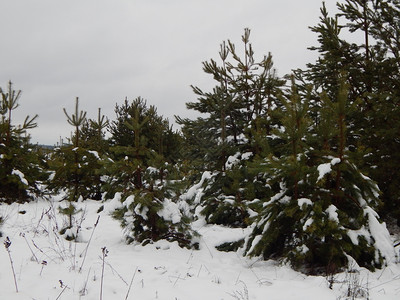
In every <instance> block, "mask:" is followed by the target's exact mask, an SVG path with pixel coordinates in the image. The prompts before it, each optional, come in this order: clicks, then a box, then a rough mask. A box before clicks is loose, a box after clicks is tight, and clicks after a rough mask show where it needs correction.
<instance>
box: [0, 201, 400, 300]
mask: <svg viewBox="0 0 400 300" xmlns="http://www.w3.org/2000/svg"><path fill="white" fill-rule="evenodd" d="M60 205H63V206H65V204H63V203H60V202H59V201H57V199H53V200H52V201H45V200H38V201H35V202H32V203H28V204H23V205H21V204H14V205H10V206H9V205H0V216H3V218H5V223H4V225H3V226H2V228H1V229H0V230H1V231H2V233H3V237H2V238H1V240H2V243H4V241H5V240H6V237H8V238H9V240H10V242H11V245H10V246H9V248H8V250H10V255H11V258H12V261H13V267H14V270H15V277H16V278H15V279H16V283H17V287H18V293H17V292H16V287H15V283H14V277H13V272H12V268H11V264H10V258H9V253H8V251H7V249H6V247H5V246H1V247H2V249H1V250H0V266H1V268H0V299H1V300H3V299H4V300H14V299H24V300H25V299H36V300H39V299H88V300H89V299H104V300H105V299H113V300H114V299H137V300H146V299H170V300H196V299H199V300H204V299H216V300H222V299H224V300H228V299H239V300H242V299H263V300H265V299H268V300H273V299H307V300H312V299H316V300H317V299H318V300H320V299H324V300H328V299H346V294H347V290H348V288H349V287H350V288H352V289H353V290H354V291H356V292H355V294H356V296H358V297H359V298H360V299H379V300H386V299H393V300H394V299H400V265H399V264H392V265H390V266H387V267H386V268H384V269H382V270H377V271H376V272H374V273H371V272H368V271H366V270H365V269H360V268H358V270H357V271H356V272H354V273H343V274H338V275H335V276H334V278H332V282H333V288H332V289H330V288H329V280H328V279H327V278H326V277H323V276H305V275H304V274H302V273H298V272H295V271H293V270H292V269H290V268H289V267H288V266H282V265H279V264H278V263H276V262H274V261H262V260H259V259H255V258H254V259H249V258H245V257H243V256H242V255H241V254H240V253H226V252H219V251H217V250H216V249H215V246H216V245H219V244H221V243H222V242H224V241H226V240H229V238H230V237H236V238H239V237H241V236H245V235H246V234H247V232H245V230H243V229H228V228H224V227H221V226H214V225H213V226H211V225H205V224H204V222H201V221H198V222H197V223H196V224H194V226H195V227H196V228H195V229H196V230H198V232H199V233H200V234H201V239H200V250H187V249H181V248H179V247H178V245H177V244H175V243H168V242H158V243H155V244H151V245H147V246H144V247H143V246H139V245H132V244H131V245H127V244H125V242H124V238H123V232H122V229H121V227H120V225H119V222H117V221H116V220H113V219H112V218H111V217H110V215H109V212H110V210H112V207H113V204H112V202H108V203H105V204H104V210H103V211H102V212H100V213H97V210H98V209H99V208H100V206H101V205H103V203H100V202H96V201H91V200H87V201H84V202H82V203H80V204H79V207H80V208H81V209H82V212H81V213H80V214H79V216H78V217H77V218H76V220H75V222H76V224H78V225H79V224H81V228H80V230H79V242H78V243H74V242H68V241H67V240H65V239H64V238H63V237H60V235H59V234H58V231H59V230H60V229H61V228H62V226H63V224H64V223H65V222H67V218H66V216H63V215H60V214H59V213H58V207H59V206H60ZM98 216H100V218H99V219H98ZM97 220H98V225H97V226H96V227H95V226H94V225H95V223H96V221H97ZM102 249H103V250H102ZM103 257H104V260H103ZM103 266H104V269H103ZM357 291H358V293H357ZM367 297H368V298H367Z"/></svg>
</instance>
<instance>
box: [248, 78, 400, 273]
mask: <svg viewBox="0 0 400 300" xmlns="http://www.w3.org/2000/svg"><path fill="white" fill-rule="evenodd" d="M348 90H349V85H348V83H347V82H346V78H345V76H343V75H342V76H341V77H339V88H338V91H337V92H336V93H335V94H337V95H338V97H337V98H336V99H332V98H329V96H327V93H324V94H323V95H321V99H322V101H321V108H320V115H319V118H320V122H319V123H318V124H312V123H311V118H309V114H308V112H309V110H308V103H309V99H310V98H308V99H302V98H301V97H299V94H298V92H297V91H296V90H295V89H293V88H292V92H291V93H290V94H289V95H288V96H286V98H288V100H289V101H287V100H284V99H282V102H283V103H285V111H284V116H285V117H283V119H282V125H283V129H284V130H281V131H279V132H276V134H277V135H278V136H280V138H281V139H282V140H283V141H285V147H286V149H287V150H286V151H285V149H283V150H282V152H281V153H282V155H281V156H280V157H270V158H269V159H268V160H266V161H265V162H264V164H265V168H266V173H267V174H268V175H269V176H270V181H269V183H270V186H271V188H272V189H273V190H274V191H275V195H273V196H272V197H270V198H267V199H265V201H266V203H265V204H264V209H263V211H262V212H261V213H260V217H259V221H258V222H257V224H256V226H255V228H254V231H253V233H252V234H251V236H250V238H249V241H248V243H247V248H246V252H247V253H248V254H249V255H262V256H263V257H264V258H274V257H275V258H283V259H284V260H287V261H289V262H290V263H291V264H292V266H294V267H295V268H299V269H301V270H304V271H305V272H308V273H320V272H327V273H328V274H329V273H333V272H337V271H340V270H341V269H342V268H345V267H346V266H347V264H348V257H349V256H350V257H352V258H353V259H354V260H355V261H356V262H357V263H358V264H360V265H361V266H364V267H367V268H370V269H374V268H375V267H381V266H383V264H384V263H385V262H388V261H391V260H392V259H393V258H394V251H391V250H390V249H393V248H392V246H391V243H390V238H389V233H388V232H387V230H386V227H384V225H382V224H380V223H379V221H378V217H377V214H376V213H375V212H374V210H373V209H374V208H376V207H377V206H378V204H379V199H378V197H379V189H378V188H377V186H376V184H375V183H374V182H373V181H372V180H371V179H369V178H367V177H366V176H364V175H363V174H362V173H361V172H360V171H359V170H358V168H357V167H356V166H355V165H354V163H353V162H352V159H351V157H352V155H351V152H350V150H349V148H348V147H347V146H348V144H347V140H348V132H347V131H346V128H347V124H348V123H347V119H346V117H347V115H348V114H349V115H351V111H352V110H354V108H355V105H354V104H353V105H351V104H350V103H349V101H348V98H349V95H348ZM309 97H311V93H310V94H309ZM315 133H317V134H315ZM318 133H321V135H320V136H319V135H318ZM318 139H319V141H318V142H316V140H318ZM311 145H312V146H311ZM377 228H379V230H380V232H381V234H382V235H384V236H380V235H379V236H378V235H377V231H376V229H377ZM383 233H384V234H383ZM378 239H381V240H385V241H386V243H387V242H388V241H389V243H388V244H386V245H385V247H381V244H378V243H376V241H377V240H378Z"/></svg>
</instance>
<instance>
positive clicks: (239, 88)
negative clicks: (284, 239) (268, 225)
mask: <svg viewBox="0 0 400 300" xmlns="http://www.w3.org/2000/svg"><path fill="white" fill-rule="evenodd" d="M242 43H243V53H244V54H243V55H239V50H237V48H236V46H235V44H234V43H233V42H231V41H230V40H228V41H227V42H223V43H222V44H221V45H220V51H219V58H220V64H218V63H217V62H216V61H215V60H213V59H211V60H210V61H207V62H203V70H204V72H205V73H207V74H210V75H212V76H213V78H214V80H215V81H216V86H215V87H214V88H213V89H212V91H211V92H205V91H203V90H201V89H200V88H198V87H192V88H193V91H194V93H195V94H196V95H197V96H198V99H197V101H196V102H189V103H187V107H188V108H189V109H194V110H197V111H199V112H201V113H203V114H206V117H200V118H198V119H197V120H189V119H180V118H177V121H178V123H180V124H182V125H183V126H182V132H183V136H184V137H185V140H186V145H187V147H186V149H187V150H188V151H187V152H186V155H187V159H189V160H192V161H193V162H194V170H199V171H200V172H198V174H197V175H200V174H202V173H203V172H204V171H207V172H208V171H210V172H211V173H212V176H211V178H210V179H209V181H207V182H204V195H203V196H202V201H201V203H200V206H201V213H202V214H203V215H204V216H205V218H206V220H207V222H209V223H217V224H223V225H227V226H235V227H246V226H247V225H249V224H250V222H251V221H250V216H251V215H253V214H254V212H252V210H251V208H250V207H249V205H250V204H251V203H252V202H253V200H255V199H254V197H256V195H257V194H260V193H262V192H264V191H265V189H264V188H263V187H262V186H263V184H262V183H261V181H262V180H260V178H257V176H258V175H257V174H256V173H252V172H249V169H248V166H247V163H251V161H252V160H253V159H254V158H255V157H257V156H263V155H265V154H266V153H268V152H269V151H270V149H269V144H268V136H269V135H270V134H271V132H272V128H273V127H274V126H276V125H277V123H276V122H277V119H276V116H275V115H274V114H273V111H274V110H275V109H276V108H277V107H279V106H281V105H282V104H281V103H280V101H279V98H278V96H277V95H278V94H279V90H280V88H281V87H282V85H283V84H284V82H285V81H284V80H281V79H279V78H278V77H277V76H276V72H275V70H274V68H273V63H272V56H271V54H268V55H267V56H264V57H263V58H262V59H261V60H260V61H256V58H255V53H254V50H253V47H252V44H251V43H250V30H249V29H247V28H246V29H245V30H244V34H243V35H242ZM233 162H235V163H233ZM231 163H233V164H231ZM198 179H199V177H197V178H194V180H198ZM253 182H257V183H260V184H257V187H256V188H254V186H252V183H253ZM261 191H262V192H261Z"/></svg>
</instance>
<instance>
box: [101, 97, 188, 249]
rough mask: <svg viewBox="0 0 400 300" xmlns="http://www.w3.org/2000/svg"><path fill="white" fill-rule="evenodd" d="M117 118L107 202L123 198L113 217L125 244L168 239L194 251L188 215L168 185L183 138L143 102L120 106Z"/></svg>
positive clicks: (112, 127)
mask: <svg viewBox="0 0 400 300" xmlns="http://www.w3.org/2000/svg"><path fill="white" fill-rule="evenodd" d="M116 114H117V120H115V121H113V122H112V123H111V130H110V131H111V133H112V137H111V141H112V144H113V146H112V148H111V151H112V153H113V154H114V156H113V161H110V162H109V163H108V165H109V166H108V167H107V169H108V170H109V171H110V174H109V176H110V180H109V184H108V186H107V187H106V191H107V194H106V197H108V198H110V197H116V196H117V197H121V202H122V204H121V207H120V208H118V209H116V211H115V212H114V217H115V218H116V219H118V220H120V222H121V226H122V227H124V229H125V236H126V239H127V241H128V242H138V243H141V244H147V243H151V242H155V241H158V240H161V239H164V240H168V241H171V242H174V241H176V242H178V244H179V245H180V246H182V247H189V248H190V247H196V242H195V240H194V238H195V236H196V234H195V233H194V231H193V230H192V229H191V227H190V214H189V209H188V208H187V205H186V204H185V203H183V202H182V201H180V200H179V198H178V197H177V196H176V195H177V194H176V193H175V192H174V189H173V188H170V182H169V179H170V178H171V176H174V173H175V174H176V172H174V169H176V167H175V166H174V165H175V164H176V163H177V161H178V160H179V156H180V154H179V150H180V142H181V137H180V135H179V134H178V133H177V132H174V131H173V130H172V126H169V122H168V120H166V119H164V118H163V117H161V116H159V115H158V114H157V111H156V108H155V107H154V106H150V107H147V104H146V101H145V100H143V99H142V98H140V97H139V98H136V99H135V100H134V101H133V102H132V103H131V104H129V103H128V102H127V100H125V102H124V104H123V105H122V106H118V105H117V106H116ZM174 179H175V180H177V179H178V180H179V177H178V178H174Z"/></svg>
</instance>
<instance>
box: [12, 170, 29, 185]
mask: <svg viewBox="0 0 400 300" xmlns="http://www.w3.org/2000/svg"><path fill="white" fill-rule="evenodd" d="M11 174H12V175H17V176H18V177H19V180H20V181H21V182H22V183H23V184H25V185H29V183H28V180H26V179H25V175H24V173H22V172H21V171H20V170H15V169H14V170H12V172H11Z"/></svg>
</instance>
